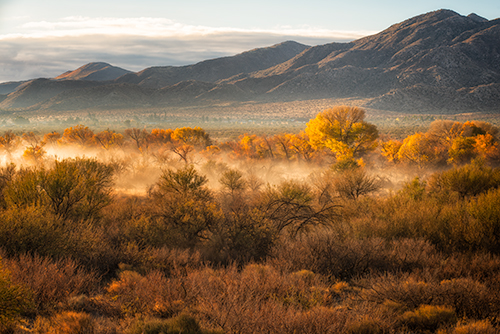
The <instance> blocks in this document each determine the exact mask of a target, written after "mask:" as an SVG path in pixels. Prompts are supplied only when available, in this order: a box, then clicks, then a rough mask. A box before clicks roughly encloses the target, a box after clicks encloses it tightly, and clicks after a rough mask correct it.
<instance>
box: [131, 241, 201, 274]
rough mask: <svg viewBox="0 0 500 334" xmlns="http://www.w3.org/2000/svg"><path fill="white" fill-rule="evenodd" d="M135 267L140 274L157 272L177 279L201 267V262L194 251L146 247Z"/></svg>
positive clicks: (198, 254)
mask: <svg viewBox="0 0 500 334" xmlns="http://www.w3.org/2000/svg"><path fill="white" fill-rule="evenodd" d="M136 265H137V267H138V269H139V272H141V273H147V272H150V271H153V270H159V271H161V272H162V273H164V274H165V275H166V276H167V277H179V276H185V275H187V273H188V272H189V271H192V270H195V269H199V268H201V267H203V261H202V258H201V255H200V253H199V252H198V251H195V250H190V249H177V248H173V249H172V248H167V247H162V248H151V247H148V248H146V249H144V250H143V251H142V252H141V253H140V258H139V262H138V263H136Z"/></svg>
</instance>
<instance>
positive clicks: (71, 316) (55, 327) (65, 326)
mask: <svg viewBox="0 0 500 334" xmlns="http://www.w3.org/2000/svg"><path fill="white" fill-rule="evenodd" d="M33 332H34V333H40V334H44V333H57V334H59V333H64V334H92V333H95V326H94V320H93V318H92V317H91V316H90V315H89V314H87V313H81V312H72V311H64V312H60V313H57V314H55V315H54V316H53V317H51V318H49V319H46V318H42V317H38V318H37V319H36V321H35V323H34V325H33Z"/></svg>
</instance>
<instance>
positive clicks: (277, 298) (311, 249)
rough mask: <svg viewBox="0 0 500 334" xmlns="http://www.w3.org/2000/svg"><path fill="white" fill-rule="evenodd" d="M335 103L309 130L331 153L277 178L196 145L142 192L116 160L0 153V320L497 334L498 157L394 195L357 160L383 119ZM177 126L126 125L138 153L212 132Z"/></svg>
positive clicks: (176, 329)
mask: <svg viewBox="0 0 500 334" xmlns="http://www.w3.org/2000/svg"><path fill="white" fill-rule="evenodd" d="M339 110H340V108H339V109H333V110H331V111H329V112H326V111H325V112H324V113H322V114H321V117H317V118H316V119H315V121H314V122H313V121H311V122H310V123H309V125H308V129H306V132H305V135H307V141H308V143H309V144H310V145H311V147H313V148H314V151H315V152H322V153H321V154H322V155H324V156H325V157H328V159H330V160H329V161H331V162H332V163H333V166H332V167H330V166H329V167H327V168H324V169H323V170H322V171H321V172H318V173H314V174H312V175H310V176H309V177H308V178H304V179H284V180H275V182H274V183H266V182H265V181H264V180H263V179H261V178H260V177H259V175H258V174H255V173H251V172H248V171H246V170H243V169H239V168H236V167H235V166H231V165H229V164H227V163H225V162H223V161H216V160H214V157H216V155H210V158H211V159H210V160H207V162H205V163H203V164H201V163H200V164H199V165H193V164H189V163H185V162H188V161H189V155H188V156H187V157H188V158H187V159H181V160H182V162H181V163H177V164H174V165H175V166H176V167H173V166H174V165H172V166H169V167H168V166H167V168H165V167H166V166H165V164H162V165H159V166H162V167H163V169H162V170H161V172H160V173H159V177H158V178H157V180H156V182H155V183H154V184H153V186H152V187H151V188H150V189H149V191H148V192H147V193H146V194H144V195H141V196H135V195H126V194H123V193H116V192H114V191H113V189H114V181H115V180H116V175H118V174H120V173H123V168H122V167H121V165H120V164H119V163H117V162H116V161H114V160H113V161H110V162H106V161H101V160H97V159H94V158H67V159H57V160H56V159H53V160H52V161H50V160H48V159H43V160H41V162H43V163H40V164H35V165H33V166H24V167H16V166H14V165H7V166H5V167H2V168H1V169H0V195H1V196H0V222H1V224H0V245H1V246H0V248H1V253H0V255H1V260H0V329H1V330H2V331H4V332H6V333H9V332H10V333H12V332H14V333H27V332H31V333H132V334H135V333H137V334H139V333H261V332H266V333H293V332H295V333H346V334H347V333H360V334H361V333H410V332H431V333H442V334H445V333H454V334H459V333H497V332H498V330H499V329H500V327H499V326H500V318H499V314H500V308H499V307H500V247H499V245H500V210H499V208H500V169H498V168H495V167H492V166H490V165H488V161H485V159H475V160H473V162H471V163H466V164H463V165H460V166H454V167H452V168H450V169H448V170H445V171H439V172H434V173H431V174H430V176H429V177H427V178H425V179H422V178H415V179H413V180H411V181H409V182H407V183H405V184H404V186H403V187H402V188H401V189H400V190H397V191H394V192H391V193H387V194H385V195H382V194H381V193H380V192H378V191H379V190H380V189H381V188H382V187H383V186H384V180H383V179H381V178H378V177H376V176H375V175H373V174H371V173H370V172H369V170H368V168H367V167H363V164H362V162H361V161H360V159H363V160H365V161H366V162H365V163H364V164H366V165H368V162H369V161H370V160H369V154H370V152H374V150H375V149H376V142H377V141H376V140H377V132H376V128H375V127H374V126H372V125H370V124H368V123H365V122H364V119H363V117H364V114H363V113H362V111H361V112H360V111H359V110H358V109H354V108H349V109H344V111H343V112H339ZM336 117H337V118H336ZM342 117H344V118H342ZM342 119H344V120H345V122H344V123H342ZM353 120H356V121H353ZM336 122H337V123H336ZM339 124H344V125H345V126H340V125H339ZM183 129H184V130H182V131H181V129H177V130H169V131H167V130H165V131H163V132H161V131H159V130H158V131H154V132H155V133H158V134H159V135H158V137H161V138H167V137H168V136H170V137H169V139H168V140H166V139H165V142H164V143H163V144H161V145H160V144H153V141H152V140H150V139H149V140H148V142H149V144H148V145H146V144H144V139H141V138H146V137H147V136H149V135H150V134H151V133H152V132H149V131H144V130H137V129H135V130H134V129H131V130H130V131H129V132H130V134H128V136H134V137H135V138H137V141H135V140H134V139H132V141H130V143H131V144H133V145H132V146H133V147H134V149H135V150H136V151H137V152H138V153H140V154H144V155H148V154H150V153H151V152H153V149H154V150H156V149H157V148H158V149H161V148H162V149H164V150H174V149H176V147H182V145H187V146H190V147H193V149H196V148H198V150H199V151H203V150H206V149H207V147H212V146H214V145H213V144H214V143H212V142H210V138H209V137H208V136H206V134H205V133H204V132H203V131H202V130H201V129H189V128H183ZM176 131H177V134H176ZM161 133H163V134H165V135H160V134H161ZM167 133H168V134H169V135H168V136H167V135H166V134H167ZM183 133H185V136H184V137H183V138H191V139H187V140H182V139H179V138H182V134H183ZM94 135H96V134H94ZM146 135H147V136H146ZM248 137H251V136H248ZM63 138H64V134H63V135H61V137H60V138H58V139H57V140H62V139H63ZM89 138H90V136H89ZM130 138H132V137H130ZM244 138H245V137H242V140H243V139H244ZM260 138H264V137H260ZM264 139H265V138H264ZM267 139H269V138H267ZM65 140H66V139H65ZM63 142H64V141H62V142H61V143H63ZM159 142H161V141H158V142H156V143H159ZM268 142H269V143H271V141H268ZM166 143H168V145H174V146H164V145H165V144H166ZM46 145H48V144H46ZM93 145H95V146H97V144H95V141H94V144H93ZM198 145H199V146H198ZM232 145H236V142H233V144H232ZM266 145H267V144H266ZM266 145H264V147H266ZM235 147H237V146H235ZM271 147H272V148H273V146H271ZM217 149H220V150H224V147H223V146H222V145H221V146H219V145H217ZM217 149H215V148H212V149H211V150H217ZM334 149H335V150H334ZM169 152H171V153H172V154H175V155H177V154H176V153H174V152H173V151H169ZM228 152H229V153H230V152H234V148H232V149H231V151H228ZM275 152H278V151H277V150H276V151H273V154H275ZM327 153H328V154H327ZM154 154H157V153H154ZM239 156H241V155H239ZM278 157H279V156H278V155H276V156H275V157H274V159H278ZM284 157H286V155H285V156H281V157H279V159H284ZM266 158H269V159H272V157H270V156H267V157H266ZM471 158H472V157H471ZM253 159H257V160H258V159H262V158H257V157H254V158H253ZM285 159H286V158H285ZM324 159H327V158H324ZM273 162H274V160H273ZM443 163H446V162H443ZM246 164H248V161H246ZM197 166H200V167H197ZM422 166H423V165H422ZM209 179H211V180H212V181H213V180H215V182H216V183H217V185H214V184H213V183H212V185H211V186H209V184H210V183H209Z"/></svg>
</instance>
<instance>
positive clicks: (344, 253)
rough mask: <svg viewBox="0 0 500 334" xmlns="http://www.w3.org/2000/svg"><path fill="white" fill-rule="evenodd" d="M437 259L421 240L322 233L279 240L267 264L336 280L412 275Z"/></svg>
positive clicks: (432, 249) (436, 255)
mask: <svg viewBox="0 0 500 334" xmlns="http://www.w3.org/2000/svg"><path fill="white" fill-rule="evenodd" d="M440 260H441V259H440V256H439V253H438V252H437V251H436V250H435V249H434V247H433V246H432V245H431V244H430V243H429V242H427V241H424V240H413V239H402V240H395V241H391V242H386V241H385V240H383V239H380V238H367V239H351V238H347V239H344V238H341V237H339V236H337V235H336V234H335V233H328V232H324V233H322V234H320V233H317V234H311V235H308V236H305V237H303V238H302V239H301V240H298V241H291V240H288V241H282V242H281V243H280V244H279V245H278V246H276V247H275V248H274V250H273V257H272V258H271V259H270V260H269V263H270V264H271V265H273V266H275V267H276V268H281V270H293V271H296V270H301V269H308V270H311V271H313V272H315V273H318V274H321V275H324V276H326V277H328V278H329V279H330V280H333V281H335V280H337V279H340V280H350V279H353V278H355V277H359V276H362V275H366V274H371V273H377V272H398V271H402V270H403V271H410V272H411V271H413V270H416V269H423V268H426V267H429V266H436V265H437V264H438V263H439V262H440Z"/></svg>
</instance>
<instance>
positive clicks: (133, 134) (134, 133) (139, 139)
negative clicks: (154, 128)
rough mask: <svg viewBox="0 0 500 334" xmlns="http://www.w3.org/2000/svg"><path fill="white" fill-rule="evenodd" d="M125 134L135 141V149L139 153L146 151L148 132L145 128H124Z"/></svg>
mask: <svg viewBox="0 0 500 334" xmlns="http://www.w3.org/2000/svg"><path fill="white" fill-rule="evenodd" d="M125 136H126V137H129V138H130V139H132V140H133V141H134V142H135V145H136V147H137V149H138V150H139V151H140V152H141V153H146V151H147V149H148V147H149V140H148V137H149V133H148V131H147V130H146V129H142V130H141V129H138V128H132V129H126V130H125Z"/></svg>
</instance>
